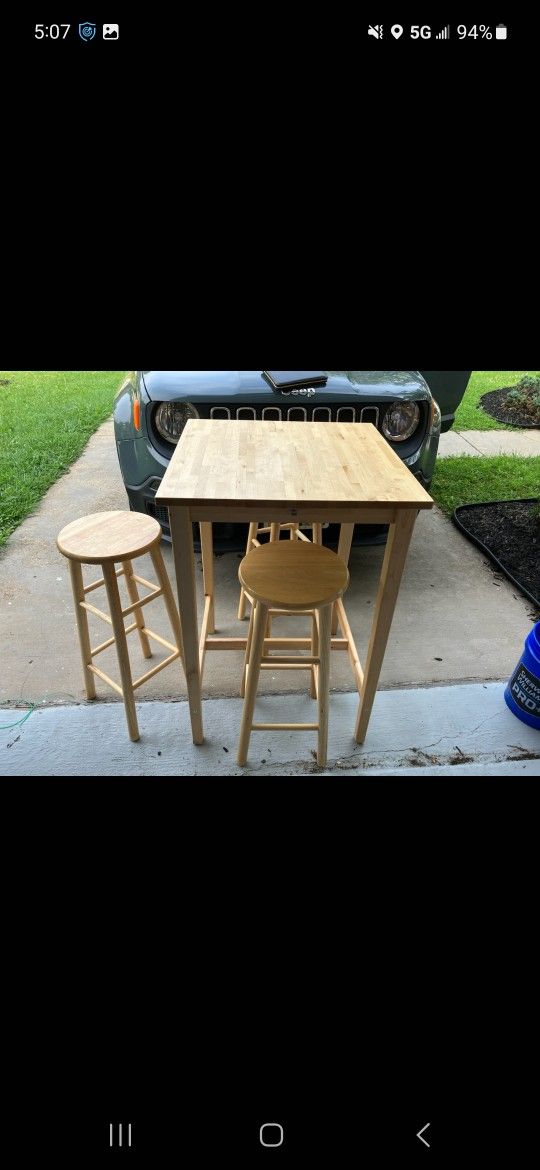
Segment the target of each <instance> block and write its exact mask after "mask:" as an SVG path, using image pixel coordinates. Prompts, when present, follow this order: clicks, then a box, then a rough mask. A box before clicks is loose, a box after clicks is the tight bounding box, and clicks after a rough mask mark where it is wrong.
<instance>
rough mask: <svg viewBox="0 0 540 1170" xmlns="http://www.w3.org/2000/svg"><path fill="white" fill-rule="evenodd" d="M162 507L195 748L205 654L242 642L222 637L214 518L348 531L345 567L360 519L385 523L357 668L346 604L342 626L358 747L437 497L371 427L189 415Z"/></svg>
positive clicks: (338, 617)
mask: <svg viewBox="0 0 540 1170" xmlns="http://www.w3.org/2000/svg"><path fill="white" fill-rule="evenodd" d="M156 501H157V502H158V503H159V504H165V505H167V507H168V509H169V517H170V527H171V539H172V546H173V557H174V564H175V570H176V583H177V589H178V608H179V612H180V623H181V626H182V639H183V644H184V669H185V674H186V683H187V691H188V701H189V710H190V717H191V728H192V734H193V742H194V743H196V744H200V743H202V742H203V725H202V703H201V674H202V669H201V668H202V666H203V665H204V654H205V651H206V650H207V649H208V648H209V647H213V648H215V649H219V650H226V649H231V650H239V649H242V648H243V647H245V645H246V639H245V637H244V638H216V639H212V638H211V637H210V635H211V634H212V632H213V630H214V585H213V564H212V522H213V521H229V522H231V521H232V522H235V521H243V522H248V523H249V522H250V521H259V520H271V521H273V522H275V523H287V522H289V523H290V522H298V523H308V524H313V523H324V522H325V521H329V522H333V523H337V524H340V525H341V529H340V532H341V535H340V541H339V548H338V551H339V554H340V556H342V557H343V559H344V560H345V561H346V562H347V561H348V559H349V552H350V548H351V542H352V535H353V529H354V525H355V523H360V524H388V525H389V526H390V528H389V533H388V539H387V542H386V548H385V553H384V559H383V564H382V569H381V575H380V580H379V587H378V592H377V600H376V604H375V608H374V613H373V620H372V627H371V634H370V639H369V646H368V651H367V658H366V664H365V669H364V670H362V667H361V665H360V662H359V659H358V655H357V652H356V647H355V645H354V640H353V637H352V633H351V630H350V627H349V624H348V621H347V617H346V614H345V610H344V608H343V605H342V603H339V602H338V603H336V610H335V619H334V623H333V627H332V632H333V633H334V634H335V632H336V629H337V625H338V624H340V626H341V629H342V633H344V635H345V636H344V638H343V639H341V640H340V639H334V640H333V641H335V643H339V648H346V649H347V650H348V652H349V658H350V661H351V665H352V667H353V672H354V676H355V680H356V685H357V689H358V692H359V697H360V702H359V709H358V717H357V720H356V727H355V733H354V734H355V739H356V740H357V742H358V743H363V742H364V738H365V735H366V731H367V727H368V722H369V717H370V714H371V709H372V706H373V700H374V698H375V692H376V690H377V684H378V681H379V675H380V672H381V667H382V663H383V658H384V652H385V650H386V644H387V641H388V635H389V632H390V626H391V623H392V618H393V616H394V609H395V605H396V600H397V596H398V592H399V586H400V582H401V576H402V572H403V567H404V564H405V560H406V557H407V551H408V548H409V543H410V539H411V535H412V531H413V528H414V522H415V520H416V517H417V515H418V511H419V509H421V508H432V507H433V500H432V499H431V496H429V495H428V493H427V492H426V491H425V490H424V488H423V487H421V485H420V484H419V483H418V481H417V480H416V479H415V478H414V476H413V475H412V473H411V472H410V471H409V470H408V468H407V467H406V466H405V464H404V463H402V461H401V459H400V458H399V456H398V455H396V454H395V452H394V451H393V450H392V448H391V447H390V446H389V444H388V443H387V442H386V440H385V439H384V438H383V437H382V436H381V435H380V434H379V432H378V431H377V430H376V428H375V427H374V426H373V424H372V423H339V422H303V421H298V422H278V421H276V420H270V419H268V420H266V419H265V420H261V421H259V420H256V419H242V420H234V421H233V420H230V419H188V422H187V423H186V426H185V427H184V430H183V432H182V435H181V437H180V439H179V441H178V444H177V446H176V450H175V452H174V454H173V456H172V459H171V461H170V464H169V466H168V468H167V471H166V472H165V475H164V477H163V480H162V482H161V485H160V487H159V488H158V491H157V492H156ZM194 521H198V522H199V524H200V531H201V549H202V560H203V576H204V592H205V608H204V615H203V621H202V629H201V634H200V639H199V631H198V623H197V600H196V592H195V558H194V552H193V527H192V525H193V522H194Z"/></svg>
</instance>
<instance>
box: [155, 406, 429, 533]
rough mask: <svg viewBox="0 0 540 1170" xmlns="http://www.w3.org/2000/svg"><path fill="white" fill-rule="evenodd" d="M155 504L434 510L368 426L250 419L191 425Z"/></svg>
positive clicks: (192, 422) (203, 421) (261, 511)
mask: <svg viewBox="0 0 540 1170" xmlns="http://www.w3.org/2000/svg"><path fill="white" fill-rule="evenodd" d="M156 500H158V501H159V502H160V503H162V504H174V503H178V504H181V503H183V504H187V505H197V504H199V505H205V504H208V505H220V504H222V505H227V504H229V505H234V503H238V504H245V503H246V502H248V501H249V502H250V503H253V504H255V505H256V506H257V507H258V509H259V516H260V518H264V509H265V508H266V507H267V508H268V509H270V512H269V513H268V515H271V509H272V507H275V506H276V505H278V506H279V505H282V506H286V505H290V504H291V503H299V504H301V505H305V504H311V503H313V504H319V505H324V504H327V505H328V504H337V505H338V506H339V505H340V504H341V505H344V506H346V505H347V504H349V505H353V506H354V505H362V504H365V505H368V506H369V505H371V506H372V507H373V506H376V505H381V506H382V507H383V508H384V506H387V507H398V508H399V507H409V508H410V507H414V508H432V507H433V500H432V499H431V496H429V495H428V493H427V492H426V491H425V490H424V488H423V487H421V485H420V484H419V483H418V481H417V480H416V479H415V478H414V476H413V475H412V473H411V472H410V471H409V470H408V468H407V467H405V465H404V464H403V463H402V461H401V459H400V458H399V456H398V455H396V454H395V452H394V451H393V450H392V449H391V447H390V446H389V444H388V443H387V442H386V440H385V439H384V438H383V437H382V436H381V435H380V434H379V432H378V431H377V430H376V428H375V427H374V426H373V424H372V423H337V422H336V423H325V422H278V421H277V420H264V421H258V420H252V419H242V420H232V419H231V420H229V419H189V420H188V422H187V423H186V426H185V428H184V430H183V432H182V435H181V437H180V440H179V442H178V445H177V447H176V450H175V452H174V454H173V456H172V459H171V462H170V464H169V467H168V468H167V471H166V472H165V475H164V477H163V480H162V482H161V486H160V487H159V488H158V491H157V493H156ZM271 518H272V519H274V518H275V517H274V516H272V517H271Z"/></svg>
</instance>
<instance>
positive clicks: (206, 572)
mask: <svg viewBox="0 0 540 1170" xmlns="http://www.w3.org/2000/svg"><path fill="white" fill-rule="evenodd" d="M199 531H200V534H201V554H202V571H203V584H204V596H205V597H209V598H210V612H209V615H208V630H207V633H209V634H215V632H216V628H215V625H214V621H215V615H214V543H213V539H212V524H211V523H210V521H208V520H201V522H200V524H199Z"/></svg>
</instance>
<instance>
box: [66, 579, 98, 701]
mask: <svg viewBox="0 0 540 1170" xmlns="http://www.w3.org/2000/svg"><path fill="white" fill-rule="evenodd" d="M69 571H70V574H71V588H72V589H73V598H74V601H75V616H76V618H77V630H78V633H79V646H80V649H81V658H82V665H83V674H84V685H85V687H86V697H87V699H95V697H96V684H95V682H94V676H93V674H92V671H91V670H89V669H88V667H89V665H90V663H91V661H92V655H91V653H90V650H91V646H90V634H89V632H88V617H87V613H86V610H85V609H82V608H81V606H80V604H79V603H80V602H81V601H84V598H85V593H84V582H83V575H82V569H81V566H80V564H79V561H71V560H70V562H69Z"/></svg>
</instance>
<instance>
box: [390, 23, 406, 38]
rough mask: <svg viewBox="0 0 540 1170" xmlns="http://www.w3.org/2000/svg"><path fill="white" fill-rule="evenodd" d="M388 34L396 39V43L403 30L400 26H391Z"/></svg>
mask: <svg viewBox="0 0 540 1170" xmlns="http://www.w3.org/2000/svg"><path fill="white" fill-rule="evenodd" d="M390 32H391V33H392V36H393V37H395V38H396V41H397V40H398V39H399V37H400V36H401V34H402V32H403V28H402V26H401V25H400V24H393V25H392V28H391V29H390Z"/></svg>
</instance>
